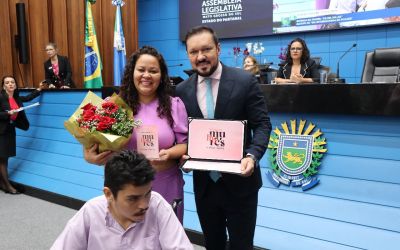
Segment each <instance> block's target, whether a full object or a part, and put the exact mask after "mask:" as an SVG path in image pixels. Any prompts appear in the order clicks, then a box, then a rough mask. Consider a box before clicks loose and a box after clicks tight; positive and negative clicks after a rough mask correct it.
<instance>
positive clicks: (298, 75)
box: [290, 74, 303, 83]
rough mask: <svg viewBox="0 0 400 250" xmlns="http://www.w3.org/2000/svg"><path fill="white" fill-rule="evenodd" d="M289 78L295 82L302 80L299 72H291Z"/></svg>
mask: <svg viewBox="0 0 400 250" xmlns="http://www.w3.org/2000/svg"><path fill="white" fill-rule="evenodd" d="M290 80H291V81H293V82H295V83H302V82H303V75H301V74H293V75H291V76H290Z"/></svg>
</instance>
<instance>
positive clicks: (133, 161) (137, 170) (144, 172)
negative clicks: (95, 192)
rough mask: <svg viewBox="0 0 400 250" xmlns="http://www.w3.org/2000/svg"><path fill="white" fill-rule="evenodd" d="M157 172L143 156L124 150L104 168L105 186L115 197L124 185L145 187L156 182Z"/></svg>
mask: <svg viewBox="0 0 400 250" xmlns="http://www.w3.org/2000/svg"><path fill="white" fill-rule="evenodd" d="M154 174H155V170H154V169H153V167H152V166H151V165H150V162H149V160H147V159H146V157H145V156H144V155H142V154H139V153H136V152H134V151H130V150H123V151H122V152H120V153H118V154H116V155H114V156H113V157H112V158H111V159H110V160H108V161H107V163H106V165H105V167H104V186H105V187H108V188H109V189H110V190H111V192H112V194H113V195H114V197H115V198H116V197H117V196H118V191H120V190H122V188H123V187H124V185H126V184H131V185H134V186H137V187H140V186H144V185H146V184H148V183H150V182H151V181H152V180H154Z"/></svg>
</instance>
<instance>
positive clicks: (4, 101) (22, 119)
mask: <svg viewBox="0 0 400 250" xmlns="http://www.w3.org/2000/svg"><path fill="white" fill-rule="evenodd" d="M39 95H40V91H38V90H34V91H33V92H32V93H30V94H29V95H27V96H18V97H15V96H14V98H15V101H16V102H17V104H18V106H19V107H22V106H23V104H22V103H23V102H28V101H30V100H32V99H34V98H35V97H37V96H39ZM6 110H10V103H9V102H8V95H7V94H5V93H4V91H2V92H1V93H0V134H3V133H4V131H6V128H7V125H8V124H10V115H9V114H8V113H7V111H6ZM15 126H16V127H17V128H20V129H23V130H28V128H29V121H28V119H27V118H26V114H25V111H21V112H18V116H17V119H16V120H15Z"/></svg>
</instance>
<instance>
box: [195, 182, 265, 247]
mask: <svg viewBox="0 0 400 250" xmlns="http://www.w3.org/2000/svg"><path fill="white" fill-rule="evenodd" d="M257 203H258V192H254V193H251V194H250V195H247V196H244V197H238V196H237V195H234V194H231V193H230V192H229V191H228V189H227V188H226V186H225V185H224V183H223V180H221V179H220V180H218V181H217V182H216V183H214V182H213V181H212V180H211V179H210V180H209V183H208V187H207V190H206V192H205V194H204V195H203V196H202V197H196V207H197V213H198V215H199V219H200V224H201V228H202V230H203V234H204V238H205V242H206V248H207V250H224V249H225V247H226V240H227V235H226V230H228V234H229V246H230V247H229V249H231V250H236V249H237V250H247V249H249V250H250V249H251V250H252V249H253V238H254V230H255V225H256V218H257Z"/></svg>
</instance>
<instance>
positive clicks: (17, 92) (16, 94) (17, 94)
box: [1, 75, 19, 98]
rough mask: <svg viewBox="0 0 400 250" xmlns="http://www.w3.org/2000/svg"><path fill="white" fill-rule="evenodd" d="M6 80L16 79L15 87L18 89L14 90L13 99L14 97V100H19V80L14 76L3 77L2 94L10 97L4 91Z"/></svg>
mask: <svg viewBox="0 0 400 250" xmlns="http://www.w3.org/2000/svg"><path fill="white" fill-rule="evenodd" d="M6 78H12V79H14V81H15V87H16V88H15V90H14V95H13V97H14V98H17V97H18V96H19V91H18V83H17V79H15V77H14V76H12V75H5V76H3V78H2V79H1V93H2V94H5V95H7V96H8V94H7V92H6V91H5V90H4V81H5V80H6Z"/></svg>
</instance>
